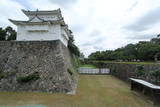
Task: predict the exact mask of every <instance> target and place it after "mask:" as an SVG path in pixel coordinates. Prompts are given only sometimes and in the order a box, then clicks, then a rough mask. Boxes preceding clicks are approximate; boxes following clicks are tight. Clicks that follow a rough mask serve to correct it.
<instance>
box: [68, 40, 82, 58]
mask: <svg viewBox="0 0 160 107" xmlns="http://www.w3.org/2000/svg"><path fill="white" fill-rule="evenodd" d="M68 48H69V50H70V51H71V52H72V53H73V54H75V55H76V56H80V51H79V48H78V47H77V46H76V45H75V44H74V39H73V37H69V41H68Z"/></svg>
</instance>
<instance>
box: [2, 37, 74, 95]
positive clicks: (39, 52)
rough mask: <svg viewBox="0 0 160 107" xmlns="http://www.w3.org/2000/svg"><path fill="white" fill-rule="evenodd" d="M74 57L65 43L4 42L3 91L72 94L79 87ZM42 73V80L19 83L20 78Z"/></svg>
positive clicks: (57, 41)
mask: <svg viewBox="0 0 160 107" xmlns="http://www.w3.org/2000/svg"><path fill="white" fill-rule="evenodd" d="M72 57H73V56H72V55H71V54H70V52H69V50H68V48H66V47H65V46H64V45H63V44H62V43H61V41H59V40H56V41H26V42H22V41H18V42H17V41H10V42H9V41H5V42H0V69H1V71H2V72H3V73H4V74H5V75H6V76H5V77H4V78H2V79H1V80H0V91H38V92H51V93H53V92H69V91H72V89H73V86H74V84H75V81H74V80H75V77H74V75H72V76H71V75H70V74H69V73H68V72H67V69H73V68H74V67H73V64H72V62H71V60H73V59H72ZM33 73H38V74H39V76H40V78H39V79H38V80H33V81H29V82H27V83H19V82H18V81H17V79H18V78H19V77H24V76H28V75H30V74H33Z"/></svg>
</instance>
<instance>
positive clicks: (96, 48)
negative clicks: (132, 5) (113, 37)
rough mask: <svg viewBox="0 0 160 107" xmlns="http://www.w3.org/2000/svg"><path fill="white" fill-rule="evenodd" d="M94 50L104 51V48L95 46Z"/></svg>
mask: <svg viewBox="0 0 160 107" xmlns="http://www.w3.org/2000/svg"><path fill="white" fill-rule="evenodd" d="M93 48H94V49H95V50H103V47H101V46H93Z"/></svg>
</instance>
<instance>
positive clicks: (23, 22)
mask: <svg viewBox="0 0 160 107" xmlns="http://www.w3.org/2000/svg"><path fill="white" fill-rule="evenodd" d="M9 21H10V22H12V23H13V24H15V25H41V24H60V25H65V22H64V21H63V20H56V21H42V22H30V21H18V20H12V19H9Z"/></svg>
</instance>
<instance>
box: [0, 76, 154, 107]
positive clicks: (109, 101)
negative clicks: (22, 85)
mask: <svg viewBox="0 0 160 107" xmlns="http://www.w3.org/2000/svg"><path fill="white" fill-rule="evenodd" d="M20 105H35V106H20ZM36 105H37V106H36ZM38 105H40V106H38ZM0 107H153V105H152V104H151V103H150V102H149V101H148V100H147V99H146V98H144V97H143V96H141V95H139V94H135V93H134V92H132V91H131V90H130V87H129V85H128V84H126V83H125V82H123V81H121V80H119V79H117V78H115V77H113V76H110V75H107V76H106V75H94V76H93V75H92V76H90V75H81V76H80V79H79V82H78V88H77V93H76V95H74V96H73V95H66V94H49V93H32V92H22V93H15V92H0Z"/></svg>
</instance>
